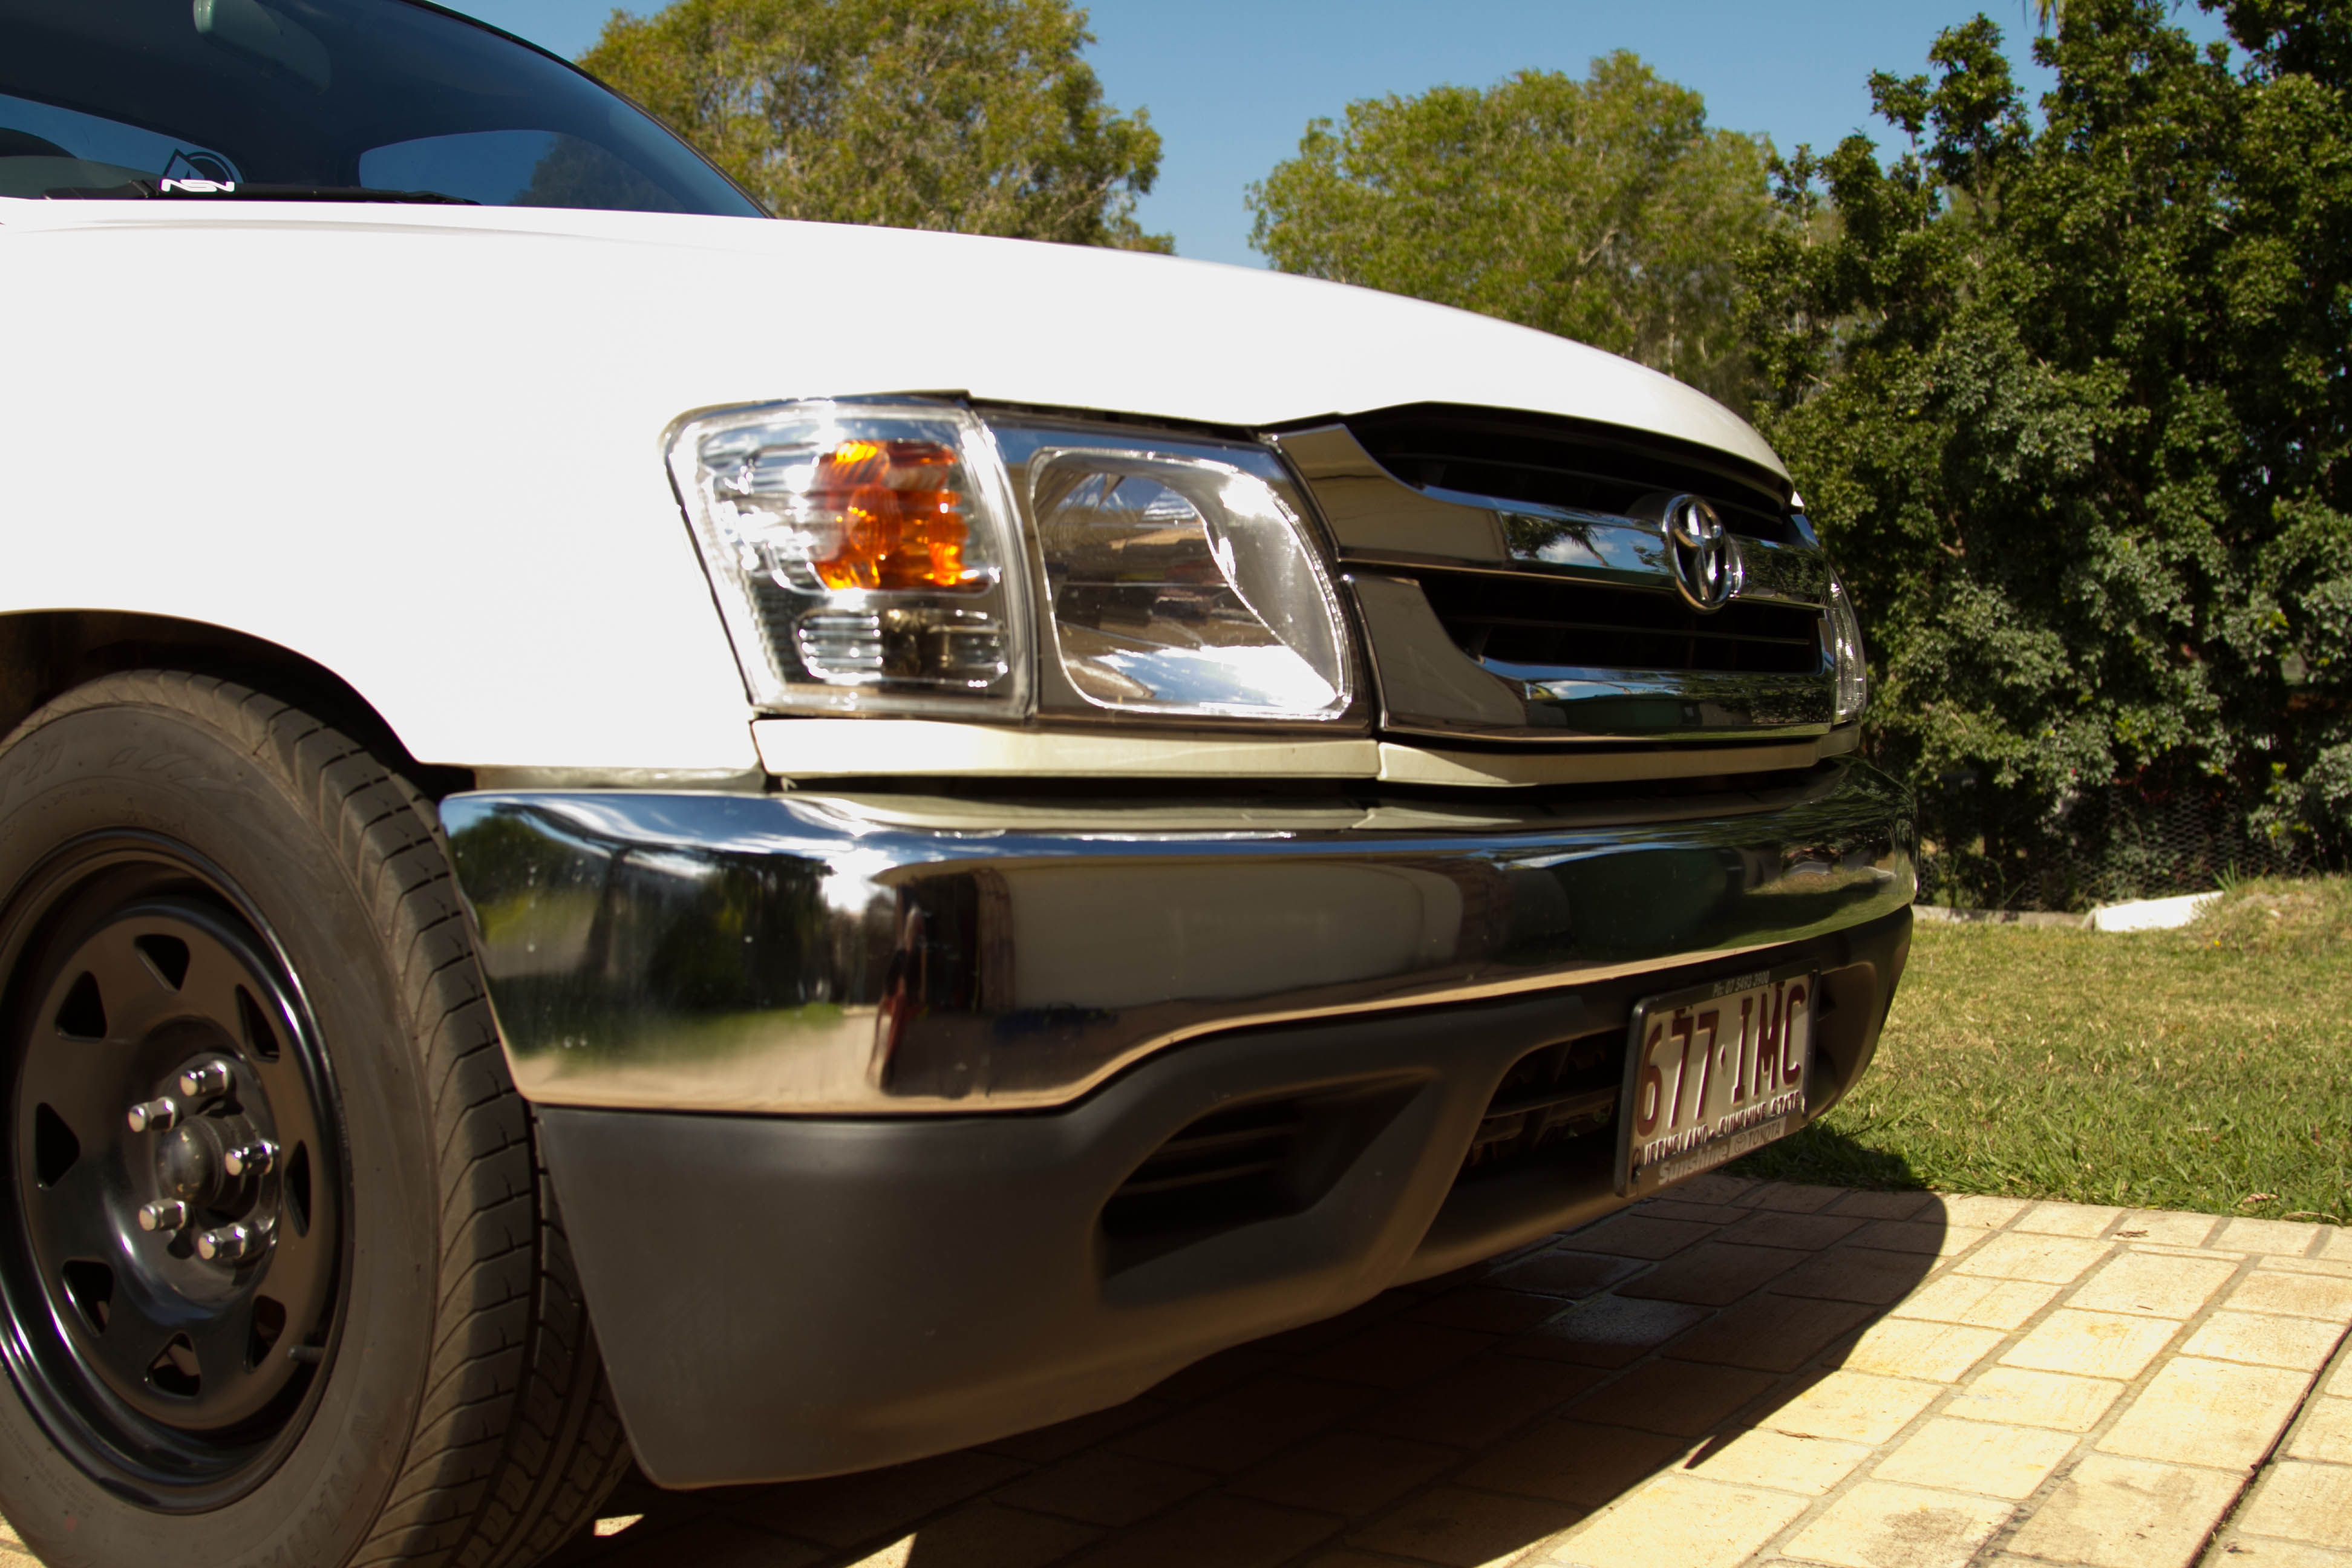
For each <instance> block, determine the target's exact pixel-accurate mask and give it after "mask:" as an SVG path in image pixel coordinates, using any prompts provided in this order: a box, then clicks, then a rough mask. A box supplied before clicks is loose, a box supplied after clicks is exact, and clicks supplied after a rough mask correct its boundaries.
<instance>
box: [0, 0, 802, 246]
mask: <svg viewBox="0 0 2352 1568" xmlns="http://www.w3.org/2000/svg"><path fill="white" fill-rule="evenodd" d="M189 181H194V182H199V184H196V185H194V187H186V186H184V184H183V183H184V182H189ZM165 182H171V183H172V184H168V185H167V184H165ZM224 185H229V186H236V187H240V188H242V187H245V186H248V185H251V186H258V187H262V188H261V189H257V190H252V191H250V192H247V194H249V195H269V194H271V191H270V187H278V188H280V189H282V190H284V191H287V192H294V191H300V192H303V193H307V194H311V195H336V196H341V197H343V198H346V199H355V200H367V199H371V198H381V199H387V200H398V199H410V200H415V199H427V200H429V199H435V198H439V199H444V200H456V201H466V202H479V203H481V204H483V205H490V206H551V207H606V208H619V209H623V210H628V211H636V212H668V213H706V214H714V215H719V216H740V217H755V216H761V215H760V211H759V208H758V207H757V206H756V205H754V204H753V203H752V202H751V199H750V198H749V197H747V196H745V195H743V194H742V193H741V192H740V191H739V190H737V189H736V188H735V186H734V185H733V184H730V182H729V181H728V180H727V179H726V177H725V176H723V175H721V174H719V172H718V171H717V170H715V169H713V168H712V167H711V166H710V165H709V163H705V162H703V161H702V159H701V158H700V157H698V155H697V154H696V153H694V152H693V151H692V150H691V149H689V148H688V147H687V146H686V144H685V143H683V142H679V141H678V140H677V138H676V137H675V136H672V135H671V134H670V133H669V132H667V131H665V130H663V129H662V128H661V126H660V125H658V124H656V122H655V121H652V120H651V119H649V118H647V117H646V115H645V114H643V113H641V112H640V111H638V110H635V109H633V108H631V107H630V106H629V105H628V104H627V103H625V102H624V101H623V100H620V99H619V98H617V97H615V96H614V94H612V93H611V92H608V91H606V90H605V89H603V88H601V87H599V86H597V85H596V83H595V82H593V80H591V79H589V78H587V77H585V76H583V75H582V74H581V73H580V72H578V71H576V70H573V69H572V68H570V67H569V66H566V65H565V64H563V63H562V61H561V60H558V59H555V58H552V57H551V56H547V55H543V54H541V53H540V52H539V51H537V50H536V49H532V48H530V47H526V46H525V45H522V44H520V43H517V42H515V41H514V40H513V39H511V38H508V37H503V36H501V35H499V34H498V33H494V32H492V31H490V30H488V28H485V27H480V26H475V25H474V24H472V23H470V22H467V21H464V20H462V19H460V18H458V17H456V16H449V15H447V14H446V13H444V12H441V11H437V10H435V9H432V8H430V7H428V6H426V5H418V4H415V3H413V0H0V196H67V195H72V196H98V195H120V196H144V195H152V194H155V193H156V192H157V191H158V190H159V189H160V190H162V191H163V194H167V195H168V194H174V192H175V190H184V189H191V188H192V189H194V191H196V192H200V193H203V194H205V195H236V192H235V191H221V190H218V189H217V187H219V186H224Z"/></svg>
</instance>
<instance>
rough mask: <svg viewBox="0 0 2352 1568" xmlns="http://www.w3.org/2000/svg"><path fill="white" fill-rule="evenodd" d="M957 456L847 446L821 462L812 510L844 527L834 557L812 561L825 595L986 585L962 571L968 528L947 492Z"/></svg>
mask: <svg viewBox="0 0 2352 1568" xmlns="http://www.w3.org/2000/svg"><path fill="white" fill-rule="evenodd" d="M955 467H956V454H955V451H954V449H953V448H951V447H945V446H942V445H940V443H938V442H936V441H856V440H853V441H844V442H842V443H840V444H839V445H838V446H836V447H834V449H833V450H832V451H830V452H828V453H826V454H825V455H824V457H822V458H818V459H817V471H816V475H815V482H814V484H812V485H811V486H810V488H809V494H808V499H809V501H810V503H811V505H812V507H813V509H814V510H818V511H820V512H832V513H834V514H835V515H836V516H837V517H838V518H839V519H840V531H839V532H838V534H837V535H836V536H835V548H834V550H833V552H832V553H830V554H826V555H817V556H813V557H812V558H811V559H810V561H809V565H810V567H811V569H812V570H814V572H815V573H816V575H817V580H818V581H819V582H821V583H823V584H824V585H825V586H826V587H828V588H866V589H876V590H882V591H903V590H907V589H922V588H930V589H943V590H945V591H947V592H950V593H961V592H969V591H971V590H972V589H975V588H978V587H981V586H982V585H983V583H982V574H979V573H977V572H975V571H973V570H972V569H971V568H970V567H969V566H967V565H966V564H965V563H964V548H965V546H966V545H968V544H969V543H970V542H971V523H970V521H968V520H967V519H966V518H965V516H964V510H963V497H962V496H961V495H960V494H959V493H957V492H956V491H955V490H953V489H949V488H948V487H949V485H950V482H951V480H952V479H953V478H954V474H955Z"/></svg>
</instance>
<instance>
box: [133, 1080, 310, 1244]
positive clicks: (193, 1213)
mask: <svg viewBox="0 0 2352 1568" xmlns="http://www.w3.org/2000/svg"><path fill="white" fill-rule="evenodd" d="M170 1084H171V1092H169V1093H160V1094H156V1095H153V1096H152V1097H150V1098H146V1099H142V1100H139V1101H138V1102H136V1103H134V1104H133V1105H131V1106H130V1107H129V1108H128V1109H127V1110H125V1111H124V1113H123V1124H124V1126H125V1127H127V1128H128V1129H129V1130H130V1131H131V1133H132V1135H133V1136H134V1137H135V1136H137V1135H139V1134H141V1133H144V1134H146V1135H147V1136H148V1137H149V1138H151V1139H152V1141H153V1142H154V1158H153V1162H152V1163H153V1170H154V1184H153V1191H154V1194H155V1195H154V1196H153V1197H152V1198H145V1199H144V1201H139V1200H141V1199H142V1194H139V1193H138V1192H136V1191H134V1192H133V1193H132V1194H131V1200H132V1201H133V1203H134V1204H135V1208H134V1210H133V1217H134V1220H135V1223H136V1224H137V1226H138V1227H139V1228H140V1229H141V1230H144V1231H149V1232H168V1231H183V1230H185V1231H191V1232H193V1233H194V1237H193V1241H194V1250H195V1253H196V1255H197V1256H198V1257H199V1258H202V1259H204V1260H205V1262H208V1263H216V1264H218V1265H220V1266H221V1267H223V1268H230V1267H234V1266H235V1265H236V1264H240V1263H249V1262H251V1261H253V1260H254V1258H257V1257H258V1256H259V1255H260V1254H261V1253H262V1252H264V1251H266V1250H268V1246H269V1244H270V1242H271V1240H272V1239H274V1238H275V1237H276V1234H277V1230H278V1184H277V1183H276V1182H275V1181H274V1180H272V1179H271V1178H272V1175H273V1173H274V1172H275V1170H276V1168H277V1159H278V1143H277V1141H276V1140H275V1139H273V1138H272V1137H271V1136H270V1135H269V1134H270V1131H271V1130H272V1129H273V1128H274V1127H275V1125H276V1121H275V1119H274V1118H272V1117H271V1116H270V1114H269V1103H268V1090H267V1088H266V1087H265V1086H264V1084H263V1083H262V1081H261V1080H260V1079H259V1077H258V1076H257V1075H254V1074H247V1075H245V1077H244V1078H243V1079H240V1077H239V1075H238V1072H237V1068H236V1058H233V1057H230V1056H226V1055H224V1054H222V1053H220V1052H217V1051H212V1052H206V1053H205V1054H204V1055H201V1056H197V1057H192V1058H189V1059H188V1060H187V1061H186V1062H185V1063H184V1064H182V1065H181V1066H180V1067H179V1068H177V1069H176V1070H175V1071H173V1073H172V1075H171V1079H170ZM164 1107H168V1109H162V1108H164ZM233 1237H234V1238H235V1239H234V1240H233V1239H232V1238H233ZM208 1241H209V1243H210V1245H207V1242H208Z"/></svg>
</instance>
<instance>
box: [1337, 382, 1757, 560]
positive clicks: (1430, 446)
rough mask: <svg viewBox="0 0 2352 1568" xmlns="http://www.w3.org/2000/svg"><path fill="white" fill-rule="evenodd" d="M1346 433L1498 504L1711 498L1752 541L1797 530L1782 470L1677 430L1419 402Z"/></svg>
mask: <svg viewBox="0 0 2352 1568" xmlns="http://www.w3.org/2000/svg"><path fill="white" fill-rule="evenodd" d="M1346 424H1347V426H1348V431H1349V434H1350V435H1352V436H1354V437H1355V438H1356V440H1357V442H1358V444H1360V446H1361V447H1363V448H1364V450H1365V451H1366V452H1367V453H1369V454H1370V456H1371V458H1372V459H1373V460H1374V461H1375V462H1377V463H1379V464H1380V465H1381V467H1382V468H1386V469H1387V470H1388V471H1389V472H1390V473H1391V474H1393V475H1395V476H1396V477H1397V478H1398V479H1402V480H1403V481H1404V482H1405V483H1407V484H1409V485H1413V486H1416V487H1418V488H1420V489H1444V490H1452V491H1454V492H1457V493H1460V494H1466V495H1475V496H1480V497H1485V498H1488V499H1491V500H1496V501H1518V502H1521V503H1524V504H1529V505H1536V506H1550V507H1559V508H1564V509H1566V510H1571V511H1584V512H1599V513H1602V514H1604V515H1608V516H1616V517H1623V516H1631V515H1633V514H1635V513H1636V512H1637V510H1639V503H1640V502H1641V501H1642V500H1643V498H1644V497H1651V496H1657V495H1661V494H1676V493H1686V494H1691V495H1697V496H1703V497H1705V498H1706V500H1708V501H1710V502H1712V503H1713V504H1714V506H1715V509H1716V510H1717V512H1718V513H1719V514H1720V515H1721V516H1722V518H1723V522H1724V526H1725V527H1726V528H1727V529H1729V530H1730V531H1732V532H1734V533H1740V534H1745V535H1747V536H1748V537H1749V538H1752V539H1767V540H1771V541H1773V542H1778V543H1783V544H1785V543H1789V542H1793V541H1794V540H1795V539H1796V537H1797V529H1796V526H1795V524H1794V523H1793V522H1792V521H1790V516H1791V514H1790V507H1789V491H1788V489H1787V487H1786V486H1785V485H1783V484H1782V483H1781V481H1780V477H1779V476H1778V475H1775V474H1772V473H1769V471H1767V470H1765V469H1762V468H1754V467H1751V466H1750V465H1748V464H1746V463H1743V462H1741V461H1739V460H1738V458H1732V457H1729V456H1727V454H1724V453H1721V452H1717V451H1713V450H1711V449H1709V448H1707V447H1698V446H1696V445H1693V444H1691V443H1688V442H1684V441H1677V440H1675V439H1674V438H1672V437H1663V436H1653V435H1648V434H1645V433H1642V432H1636V431H1630V430H1624V429H1620V428H1616V427H1614V426H1591V425H1584V424H1581V423H1580V422H1578V421H1575V420H1570V419H1555V418H1547V417H1544V416H1538V415H1524V414H1512V413H1504V412H1498V411H1496V410H1494V409H1487V408H1464V407H1456V406H1454V405H1447V404H1416V405H1412V406H1409V407H1404V408H1390V409H1382V410H1381V411H1379V412H1377V413H1372V414H1361V415H1357V416H1352V417H1350V418H1349V419H1348V420H1347V421H1346Z"/></svg>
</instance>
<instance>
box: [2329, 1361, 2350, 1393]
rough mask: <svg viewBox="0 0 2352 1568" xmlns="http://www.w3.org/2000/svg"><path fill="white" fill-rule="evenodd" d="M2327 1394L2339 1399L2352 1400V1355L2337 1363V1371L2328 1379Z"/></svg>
mask: <svg viewBox="0 0 2352 1568" xmlns="http://www.w3.org/2000/svg"><path fill="white" fill-rule="evenodd" d="M2327 1392H2328V1393H2330V1394H2335V1395H2336V1396H2338V1397H2339V1398H2344V1399H2352V1355H2347V1356H2345V1357H2342V1358H2341V1359H2339V1360H2338V1361H2337V1362H2336V1371H2335V1372H2334V1373H2332V1374H2331V1375H2330V1376H2329V1377H2328V1379H2327Z"/></svg>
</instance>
